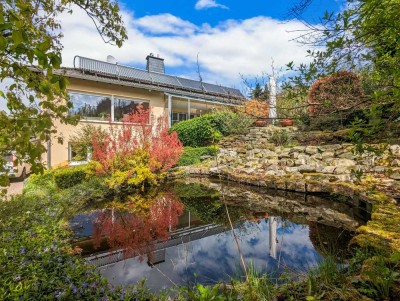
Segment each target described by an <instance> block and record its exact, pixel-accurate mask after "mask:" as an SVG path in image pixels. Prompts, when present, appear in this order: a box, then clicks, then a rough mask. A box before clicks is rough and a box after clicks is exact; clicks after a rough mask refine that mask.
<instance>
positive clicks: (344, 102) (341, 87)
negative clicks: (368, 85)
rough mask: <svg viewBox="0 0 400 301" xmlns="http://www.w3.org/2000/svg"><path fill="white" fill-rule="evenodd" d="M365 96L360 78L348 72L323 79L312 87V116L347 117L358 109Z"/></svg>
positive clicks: (310, 99)
mask: <svg viewBox="0 0 400 301" xmlns="http://www.w3.org/2000/svg"><path fill="white" fill-rule="evenodd" d="M363 96H364V92H363V88H362V84H361V79H360V77H359V76H358V75H357V74H355V73H353V72H348V71H340V72H336V73H334V74H332V75H329V76H326V77H323V78H321V79H319V80H317V81H316V82H314V84H313V85H312V86H311V88H310V90H309V94H308V103H309V105H310V107H309V113H310V115H311V116H319V115H328V114H332V113H335V114H336V115H337V117H341V116H346V115H347V114H348V113H350V111H351V110H353V109H354V108H357V107H358V106H359V103H360V102H361V100H362V98H363Z"/></svg>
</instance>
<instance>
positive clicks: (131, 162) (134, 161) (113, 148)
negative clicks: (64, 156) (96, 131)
mask: <svg viewBox="0 0 400 301" xmlns="http://www.w3.org/2000/svg"><path fill="white" fill-rule="evenodd" d="M92 144H93V160H94V161H96V162H97V163H98V164H96V166H94V170H95V173H96V174H97V175H104V176H107V177H109V179H107V180H106V183H107V184H108V185H109V187H110V188H111V189H119V188H123V187H129V186H135V187H144V186H147V185H148V184H157V180H158V179H159V178H160V177H161V176H162V175H163V173H164V172H165V171H166V170H168V169H169V168H171V167H172V166H174V165H175V164H176V163H177V161H178V159H179V157H180V156H181V154H182V152H183V147H182V143H181V142H180V141H179V139H178V136H177V134H176V133H175V132H172V133H171V134H169V133H168V126H167V123H166V120H165V119H164V118H162V117H160V118H158V119H156V118H155V117H154V115H153V114H151V113H150V114H149V110H145V109H143V108H142V107H141V106H139V107H138V108H137V110H136V111H132V112H131V113H129V114H126V115H124V117H123V119H122V125H121V126H115V125H110V130H109V131H108V132H107V133H105V134H104V136H103V137H100V136H99V135H95V136H94V137H93V139H92ZM90 166H91V167H93V164H91V165H90ZM92 169H93V168H92Z"/></svg>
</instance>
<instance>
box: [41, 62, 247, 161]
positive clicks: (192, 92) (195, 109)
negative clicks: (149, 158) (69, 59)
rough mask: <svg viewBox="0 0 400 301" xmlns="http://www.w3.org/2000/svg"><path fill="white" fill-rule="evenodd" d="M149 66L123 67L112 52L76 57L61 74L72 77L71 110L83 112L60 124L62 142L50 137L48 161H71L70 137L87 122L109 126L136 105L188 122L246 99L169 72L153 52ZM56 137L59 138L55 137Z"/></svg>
mask: <svg viewBox="0 0 400 301" xmlns="http://www.w3.org/2000/svg"><path fill="white" fill-rule="evenodd" d="M146 60H147V63H146V70H144V69H138V68H133V67H128V66H123V65H119V64H117V63H116V62H115V59H114V58H113V57H112V56H108V57H107V61H106V62H104V61H98V60H94V59H90V58H85V57H80V56H76V57H75V58H74V67H73V68H64V69H62V70H60V71H59V72H60V73H62V74H64V76H66V77H67V78H68V80H69V86H68V92H69V95H70V99H71V100H72V102H73V105H74V106H73V108H72V109H71V110H70V112H69V113H70V114H76V115H80V116H81V120H80V122H79V124H78V126H76V127H75V126H71V125H65V124H61V123H56V125H55V126H56V128H57V130H58V133H59V134H61V135H62V137H63V140H64V143H63V144H59V143H57V142H55V141H51V142H50V143H49V144H48V147H47V154H45V156H44V158H43V159H44V160H43V161H44V162H46V164H47V166H48V167H49V168H50V167H54V166H60V165H65V164H67V163H68V162H71V161H73V157H74V155H73V154H74V149H73V145H71V143H70V141H69V140H70V137H71V136H72V135H73V134H74V133H76V131H77V130H79V129H80V128H82V126H83V125H85V124H95V125H99V126H100V127H102V128H107V127H108V126H109V124H110V122H111V123H113V124H117V125H118V124H121V119H122V117H123V115H124V114H126V113H128V112H130V111H131V110H135V108H137V106H138V105H142V107H143V108H151V110H152V113H153V114H154V116H155V117H156V118H157V117H159V116H168V122H169V124H170V125H173V124H174V123H176V122H179V121H183V120H187V119H190V118H194V117H197V116H200V115H202V114H206V113H209V112H211V111H212V110H214V109H218V108H220V107H224V106H240V105H241V104H242V103H243V101H244V99H245V97H244V96H243V95H242V93H241V92H240V91H239V90H237V89H233V88H228V87H223V86H220V85H215V84H210V83H205V82H203V81H197V80H192V79H187V78H183V77H178V76H173V75H167V74H165V67H164V59H162V58H160V57H158V56H154V55H153V54H150V55H148V56H147V58H146ZM54 140H55V139H54Z"/></svg>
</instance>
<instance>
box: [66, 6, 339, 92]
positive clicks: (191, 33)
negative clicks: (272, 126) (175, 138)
mask: <svg viewBox="0 0 400 301" xmlns="http://www.w3.org/2000/svg"><path fill="white" fill-rule="evenodd" d="M292 3H293V1H292V0H288V1H276V0H275V1H269V0H264V1H261V0H247V1H238V0H234V1H227V0H147V1H126V0H125V1H121V2H120V4H121V13H122V15H123V19H124V22H125V26H126V28H127V31H128V41H126V42H125V44H124V45H123V47H122V48H117V47H115V46H111V45H106V44H104V43H103V41H102V39H101V38H100V37H99V35H98V33H97V32H96V30H95V28H94V26H93V24H92V23H91V21H90V20H89V19H88V17H87V16H85V15H84V13H82V12H81V11H79V9H77V10H76V11H75V12H74V13H73V14H72V15H68V14H66V15H63V16H61V17H60V20H61V22H62V28H63V33H64V38H63V41H62V42H63V45H64V51H63V65H64V66H71V65H72V61H73V57H74V56H75V55H82V56H87V57H91V58H95V59H99V60H105V59H106V57H107V55H109V54H111V55H113V56H114V57H115V58H116V59H117V61H118V62H119V63H120V64H124V65H130V66H135V67H139V68H144V67H145V58H146V56H147V55H148V54H149V53H154V54H159V55H160V56H161V57H162V58H164V59H165V65H166V72H167V73H169V74H174V75H178V76H183V77H188V78H193V79H197V78H198V75H197V55H198V56H199V64H200V70H201V76H202V78H203V79H204V81H207V82H210V83H216V84H222V85H227V86H230V87H235V88H239V89H241V90H242V91H244V90H245V86H244V85H243V81H242V77H245V78H247V79H254V78H255V77H262V76H264V77H267V76H268V75H269V74H271V73H272V68H271V65H272V63H273V65H274V68H275V70H278V71H279V70H280V69H281V70H282V72H284V70H285V65H286V64H287V63H288V62H290V61H294V62H296V63H302V62H307V60H308V58H307V56H306V50H307V48H306V47H304V46H301V45H299V44H297V43H295V42H293V41H292V40H293V39H294V38H295V37H296V36H298V34H299V33H298V30H303V29H305V26H304V25H303V24H302V23H301V22H300V21H298V20H294V19H290V18H289V17H288V9H289V7H291V4H292ZM342 3H343V1H342V0H314V2H313V4H312V6H311V7H309V9H308V10H307V11H306V12H305V14H304V17H305V19H306V20H307V21H309V22H312V23H314V24H318V22H319V18H320V17H321V16H322V15H323V13H324V12H325V11H326V10H328V11H335V12H337V11H339V10H340V7H341V5H342Z"/></svg>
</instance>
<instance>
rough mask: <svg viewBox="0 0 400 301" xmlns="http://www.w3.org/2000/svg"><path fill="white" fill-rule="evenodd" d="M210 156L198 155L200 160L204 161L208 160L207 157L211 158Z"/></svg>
mask: <svg viewBox="0 0 400 301" xmlns="http://www.w3.org/2000/svg"><path fill="white" fill-rule="evenodd" d="M211 158H212V156H208V155H204V156H200V160H201V161H205V160H208V159H211Z"/></svg>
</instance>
